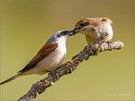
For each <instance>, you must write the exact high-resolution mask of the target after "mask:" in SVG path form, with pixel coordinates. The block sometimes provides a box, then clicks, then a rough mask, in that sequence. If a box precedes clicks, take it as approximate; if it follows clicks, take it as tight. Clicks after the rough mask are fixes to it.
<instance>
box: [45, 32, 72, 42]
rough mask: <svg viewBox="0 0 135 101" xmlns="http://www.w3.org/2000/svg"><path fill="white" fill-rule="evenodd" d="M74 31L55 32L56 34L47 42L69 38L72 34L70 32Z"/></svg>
mask: <svg viewBox="0 0 135 101" xmlns="http://www.w3.org/2000/svg"><path fill="white" fill-rule="evenodd" d="M72 32H73V30H60V31H58V32H56V33H54V35H53V36H52V37H51V38H50V39H49V40H48V41H47V42H54V41H57V40H59V39H65V40H67V39H68V37H69V36H70V33H72Z"/></svg>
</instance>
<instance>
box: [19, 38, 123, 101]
mask: <svg viewBox="0 0 135 101" xmlns="http://www.w3.org/2000/svg"><path fill="white" fill-rule="evenodd" d="M105 37H106V36H104V37H100V38H99V39H98V40H96V41H95V42H93V43H92V44H90V45H87V46H85V47H84V49H83V50H82V51H81V52H80V53H79V54H77V55H76V56H74V57H73V58H72V60H71V61H69V62H67V63H64V64H62V65H61V66H60V67H59V68H58V69H56V70H54V71H52V72H51V73H49V74H48V77H46V78H44V79H42V80H40V81H38V82H37V83H35V84H33V85H32V87H31V89H30V90H29V91H28V92H27V93H26V94H25V95H24V96H22V97H21V98H20V99H19V100H18V101H31V100H32V99H34V98H36V96H37V95H38V94H41V93H43V92H44V91H45V90H46V89H47V88H48V87H50V86H53V85H54V82H56V81H58V80H59V78H61V77H62V76H64V75H66V74H70V73H72V72H73V71H74V70H75V69H76V68H77V67H78V66H79V64H80V63H82V62H83V60H87V59H89V57H90V56H94V55H97V53H99V52H104V51H108V50H109V51H110V50H119V49H121V48H122V47H124V44H123V43H122V42H120V41H116V42H110V43H109V42H107V43H102V41H103V40H104V38H105Z"/></svg>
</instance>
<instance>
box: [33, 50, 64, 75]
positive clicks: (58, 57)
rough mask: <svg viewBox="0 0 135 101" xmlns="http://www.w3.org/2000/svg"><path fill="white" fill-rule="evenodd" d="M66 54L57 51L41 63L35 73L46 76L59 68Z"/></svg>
mask: <svg viewBox="0 0 135 101" xmlns="http://www.w3.org/2000/svg"><path fill="white" fill-rule="evenodd" d="M65 56H66V54H65V53H64V52H61V51H59V50H55V52H53V53H52V54H51V55H49V56H48V57H46V58H45V59H43V60H42V61H41V62H39V63H38V64H37V65H36V67H35V73H37V74H40V75H41V74H44V73H46V72H50V71H52V70H55V69H56V68H58V67H59V66H60V65H61V64H62V62H63V61H64V59H65Z"/></svg>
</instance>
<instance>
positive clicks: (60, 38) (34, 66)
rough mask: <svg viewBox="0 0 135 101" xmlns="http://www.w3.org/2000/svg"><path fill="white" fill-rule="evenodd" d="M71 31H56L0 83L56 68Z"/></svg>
mask: <svg viewBox="0 0 135 101" xmlns="http://www.w3.org/2000/svg"><path fill="white" fill-rule="evenodd" d="M71 32H72V31H65V30H62V31H58V32H56V33H55V34H54V35H53V36H51V37H50V38H49V39H48V41H47V42H46V43H45V44H44V46H43V47H42V48H41V49H40V50H39V52H38V53H37V54H36V55H35V56H34V57H33V58H32V59H31V61H30V62H29V63H28V64H27V65H26V66H25V67H24V68H23V69H22V70H20V71H19V72H17V74H16V75H15V76H12V77H11V78H9V79H7V80H5V81H3V82H1V83H0V85H2V84H5V83H7V82H9V81H11V80H14V79H16V78H18V77H20V76H23V75H29V74H39V75H42V74H45V73H47V72H51V71H53V70H55V69H56V68H58V67H59V66H60V65H61V64H62V62H63V61H64V59H65V57H66V42H67V39H68V37H69V36H70V33H71Z"/></svg>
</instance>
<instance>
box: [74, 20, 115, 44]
mask: <svg viewBox="0 0 135 101" xmlns="http://www.w3.org/2000/svg"><path fill="white" fill-rule="evenodd" d="M111 24H112V21H111V20H110V19H109V18H106V17H101V18H84V19H81V20H80V21H78V22H77V23H76V25H75V28H74V30H75V32H74V33H73V34H76V33H78V32H79V33H81V34H83V35H85V38H86V41H87V43H88V44H90V43H92V42H94V41H95V40H97V39H98V38H99V37H101V36H102V35H104V34H107V37H105V40H104V42H107V41H111V39H112V37H113V30H112V26H111Z"/></svg>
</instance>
